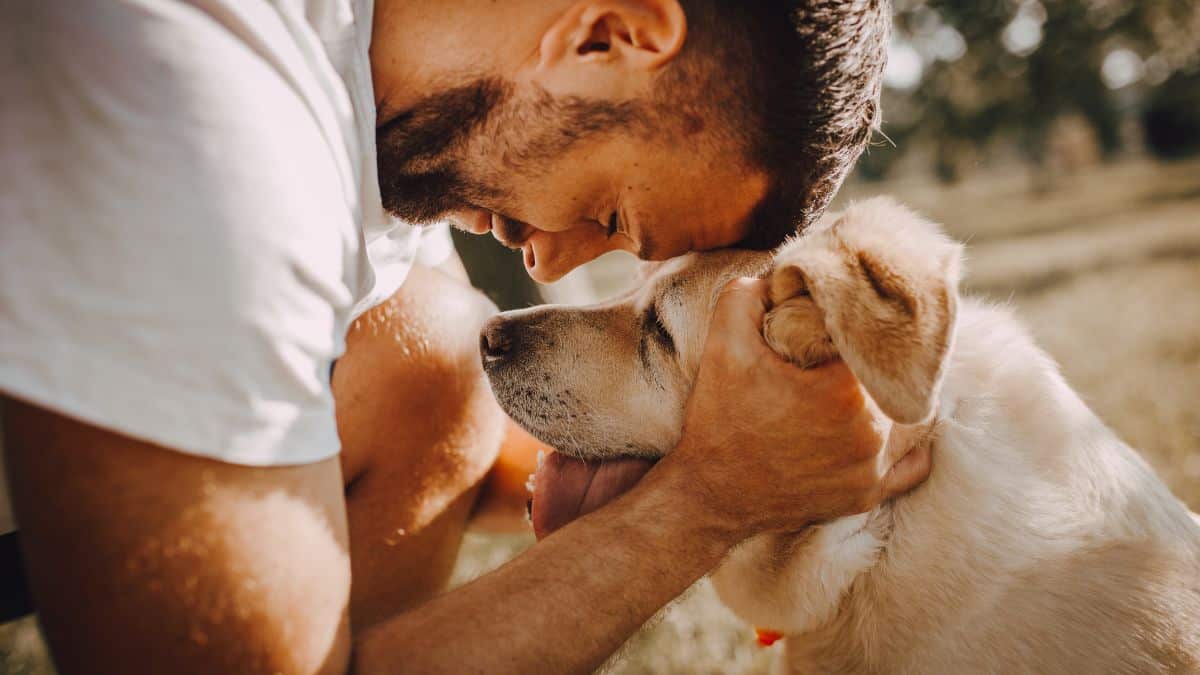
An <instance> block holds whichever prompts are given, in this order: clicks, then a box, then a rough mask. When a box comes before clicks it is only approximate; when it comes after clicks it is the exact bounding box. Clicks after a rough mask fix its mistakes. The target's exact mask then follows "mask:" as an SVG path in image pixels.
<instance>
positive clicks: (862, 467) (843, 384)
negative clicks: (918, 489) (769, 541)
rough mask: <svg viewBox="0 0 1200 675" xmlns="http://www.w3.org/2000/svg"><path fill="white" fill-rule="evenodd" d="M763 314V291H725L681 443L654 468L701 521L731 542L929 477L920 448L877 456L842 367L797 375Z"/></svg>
mask: <svg viewBox="0 0 1200 675" xmlns="http://www.w3.org/2000/svg"><path fill="white" fill-rule="evenodd" d="M766 303H767V295H766V282H765V281H761V280H753V279H739V280H735V281H733V282H731V283H730V284H729V285H727V286H726V288H725V290H724V292H723V293H722V295H721V298H720V299H719V301H718V302H717V307H716V310H715V312H714V315H713V319H712V323H711V325H710V327H709V333H708V340H707V342H706V344H705V348H704V356H703V357H702V360H701V365H700V371H699V373H698V375H697V377H696V383H695V386H694V388H693V389H692V395H691V399H690V400H689V402H688V408H687V413H686V418H685V422H684V430H683V437H682V440H681V441H680V443H679V446H678V448H677V449H676V451H675V452H674V453H672V454H671V455H670V456H669V458H668V459H667V460H664V463H668V462H669V463H671V464H674V465H676V466H684V465H686V467H687V468H686V469H685V470H681V472H682V473H683V474H685V475H686V476H687V479H688V482H689V484H691V485H697V486H702V488H703V490H702V492H701V498H702V500H703V504H702V507H703V511H704V512H705V513H706V514H708V516H709V517H713V516H715V517H716V518H717V519H718V521H719V522H718V523H717V525H718V526H719V527H720V528H721V530H722V531H724V532H726V533H728V535H729V536H730V540H731V541H740V540H741V539H744V538H746V537H748V536H751V535H753V534H757V533H759V532H763V531H768V530H795V529H801V528H804V527H806V526H808V525H810V524H812V523H814V522H817V521H822V520H827V519H830V518H834V517H838V516H845V515H851V514H854V513H862V512H864V511H868V510H870V509H871V508H874V507H875V506H877V505H878V504H879V503H880V502H882V501H884V500H886V499H889V498H891V497H894V496H896V495H899V494H902V493H904V492H906V491H908V490H910V489H912V488H913V487H915V486H916V485H918V484H920V483H921V482H922V481H923V480H925V478H926V477H927V476H928V475H929V469H930V457H929V451H928V448H927V447H919V448H918V449H916V450H913V451H912V452H910V453H908V454H907V455H903V456H901V453H903V452H904V450H906V449H905V448H902V447H901V448H899V449H898V450H894V449H891V448H889V449H887V450H886V451H885V441H886V433H887V429H888V426H887V421H886V420H884V419H882V418H879V417H876V415H874V414H872V412H871V411H870V408H869V406H868V405H867V401H866V399H865V398H864V394H863V392H862V389H861V388H860V386H859V384H858V381H857V380H856V379H855V377H854V375H853V374H851V372H850V370H849V369H848V368H847V367H846V365H845V364H844V363H842V362H840V361H837V362H835V363H832V364H829V365H826V366H823V367H820V368H816V369H813V370H801V369H799V368H797V367H795V366H793V365H791V364H789V363H787V362H786V361H784V360H783V359H782V358H780V357H779V356H778V355H777V354H776V353H775V352H774V351H772V350H771V349H770V347H768V346H767V344H766V342H765V340H764V339H763V336H762V325H763V316H764V314H765V313H766V310H767V306H766ZM894 455H895V456H894ZM663 468H665V467H663Z"/></svg>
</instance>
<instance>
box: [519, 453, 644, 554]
mask: <svg viewBox="0 0 1200 675" xmlns="http://www.w3.org/2000/svg"><path fill="white" fill-rule="evenodd" d="M652 466H654V463H653V462H651V461H650V460H648V459H636V458H632V457H628V458H622V459H612V460H608V461H605V462H599V463H597V462H584V461H583V460H580V459H575V458H573V457H568V456H566V455H563V454H560V453H557V452H552V453H550V454H549V455H547V456H546V458H545V459H544V460H543V461H542V463H541V466H539V467H538V469H537V473H535V474H534V477H533V505H532V507H531V509H530V519H531V520H532V521H533V533H534V535H535V536H536V537H537V538H538V539H542V538H544V537H547V536H549V535H550V533H552V532H554V531H555V530H557V529H558V528H560V527H562V526H563V525H566V524H567V523H569V522H571V521H572V520H575V519H576V518H578V517H580V516H583V515H586V514H588V513H591V512H592V511H595V510H596V509H598V508H600V507H601V506H604V505H605V504H607V503H608V502H610V501H612V500H613V499H615V498H617V497H618V496H620V495H621V494H623V493H624V492H626V491H627V490H629V488H631V487H633V486H634V485H635V484H636V483H637V482H638V481H639V480H641V479H642V476H644V475H646V472H647V471H649V470H650V467H652Z"/></svg>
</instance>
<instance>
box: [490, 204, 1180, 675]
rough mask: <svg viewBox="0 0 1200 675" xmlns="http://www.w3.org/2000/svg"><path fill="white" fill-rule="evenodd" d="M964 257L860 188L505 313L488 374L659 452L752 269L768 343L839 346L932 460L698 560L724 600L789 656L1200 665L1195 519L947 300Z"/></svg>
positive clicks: (1127, 667) (598, 434)
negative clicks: (709, 564)
mask: <svg viewBox="0 0 1200 675" xmlns="http://www.w3.org/2000/svg"><path fill="white" fill-rule="evenodd" d="M961 257H962V253H961V248H960V246H959V245H957V244H956V243H954V242H952V241H950V240H949V239H947V238H946V237H945V236H944V235H942V234H941V233H940V231H939V230H938V228H937V227H936V226H935V225H933V224H931V223H929V222H927V221H925V220H923V219H921V218H919V217H918V216H916V215H914V214H913V213H911V212H909V211H907V210H906V209H904V208H902V207H900V206H898V205H897V204H895V203H894V202H892V201H890V200H883V199H879V200H872V201H869V202H865V203H862V204H859V205H856V206H853V207H851V208H850V209H849V210H848V211H847V212H846V213H845V214H843V216H842V217H841V218H840V219H839V220H837V221H836V222H835V223H834V224H833V225H832V226H829V227H823V228H816V229H813V230H811V231H809V232H807V233H805V234H804V235H802V236H799V237H797V238H795V239H793V240H792V241H790V242H788V243H787V244H785V245H784V246H783V247H782V248H781V249H780V250H779V251H777V252H776V254H775V255H774V256H773V257H772V256H770V255H767V254H761V253H754V252H734V251H725V252H717V253H707V254H691V255H689V256H685V257H684V258H681V259H677V260H674V261H670V262H667V263H663V264H661V265H657V266H655V267H654V269H653V271H652V272H651V273H650V274H649V275H648V278H647V279H646V280H645V283H643V284H641V285H640V287H639V288H637V289H634V290H633V291H631V292H629V293H627V294H626V295H624V296H622V297H619V298H617V299H615V300H614V301H611V302H608V303H605V304H603V305H598V306H595V307H589V308H563V307H543V308H536V309H532V310H526V311H522V312H513V313H509V314H507V315H506V317H507V319H508V321H510V322H515V328H516V329H518V330H519V333H520V340H519V344H520V353H519V354H516V355H514V357H513V358H512V359H511V360H510V362H509V363H507V364H506V365H505V366H504V367H503V368H494V369H490V370H489V376H490V377H491V379H492V386H493V389H494V391H495V392H496V394H497V398H498V400H499V401H500V402H501V404H502V405H503V407H504V408H505V409H506V410H507V411H508V412H509V414H510V415H512V416H513V417H515V418H516V419H517V420H518V421H519V422H521V423H522V424H523V425H524V426H526V427H527V428H529V429H530V430H531V431H532V432H533V433H534V434H535V435H537V436H539V437H541V438H542V439H543V440H545V441H547V442H549V443H551V444H553V445H555V446H556V447H557V448H559V450H560V451H562V452H567V453H570V454H574V455H577V456H580V457H583V458H590V459H596V458H604V457H612V456H617V455H631V454H632V455H643V456H660V455H662V454H665V453H666V452H669V451H670V449H671V448H672V447H673V446H674V444H675V443H676V442H677V440H678V437H679V432H680V427H681V425H682V416H683V407H684V403H685V402H686V399H687V395H688V392H689V390H690V387H691V383H692V380H693V378H694V376H695V373H696V369H697V367H698V361H699V356H700V353H701V349H702V347H703V340H704V336H705V334H706V329H707V323H708V320H709V317H710V316H711V312H712V307H713V304H714V303H715V299H716V296H717V293H718V292H719V290H720V288H721V287H722V286H723V283H724V282H725V281H726V280H728V279H730V278H732V277H734V276H739V275H762V274H767V275H769V277H770V289H771V290H770V292H771V301H772V309H771V311H770V312H769V313H768V315H767V318H766V321H765V323H764V335H765V336H766V338H767V341H768V344H770V345H771V346H772V347H773V348H774V349H775V350H776V351H777V352H779V353H780V354H782V355H783V356H785V357H787V358H789V359H790V360H792V361H794V362H796V363H797V364H799V365H801V366H812V365H816V364H819V363H822V362H824V361H827V360H829V359H832V358H838V357H840V358H842V359H843V360H844V361H845V362H846V363H847V365H848V366H849V367H850V368H851V370H852V371H853V372H854V373H855V375H856V376H857V377H858V379H859V380H860V382H861V383H862V385H863V388H864V389H865V391H866V392H867V393H868V394H869V399H870V404H871V405H872V406H877V410H878V411H879V414H880V415H881V419H882V420H886V421H887V423H890V424H891V432H890V436H889V441H888V442H889V443H901V444H904V445H906V446H912V445H915V444H917V443H929V444H932V446H933V458H934V468H933V472H932V474H931V476H930V478H929V480H928V481H927V482H926V483H925V484H924V485H922V486H921V487H919V488H918V489H916V490H915V491H913V492H912V493H911V494H909V495H907V496H905V497H902V498H900V499H897V500H895V501H894V502H892V503H890V504H886V505H884V506H881V507H879V508H878V509H876V510H874V511H872V512H871V513H867V514H861V515H857V516H852V517H848V518H842V519H840V520H836V521H834V522H831V523H828V524H826V525H823V526H821V527H816V528H811V529H809V530H807V531H805V532H802V533H797V534H792V533H789V534H769V535H762V536H759V537H756V538H754V539H751V540H749V541H747V542H745V543H743V544H742V545H740V546H739V547H738V548H736V549H735V550H734V551H733V552H732V553H731V554H730V555H729V557H728V558H727V559H726V561H725V562H724V563H723V564H722V565H721V566H720V567H719V568H718V569H717V570H716V571H715V572H714V573H713V575H712V578H713V582H714V584H715V585H716V588H717V590H718V592H719V593H720V595H721V598H722V599H723V600H724V601H725V603H726V604H727V605H729V606H730V607H731V608H732V609H733V610H734V611H735V612H736V613H737V614H739V615H740V616H742V617H743V618H744V619H746V620H747V621H749V622H751V623H753V624H755V625H758V626H761V627H766V628H771V629H774V630H778V631H781V632H783V633H784V634H785V635H786V636H787V639H786V642H785V644H786V655H785V659H786V664H787V666H788V669H789V670H790V671H791V672H798V673H799V672H838V673H842V672H863V673H895V672H912V673H976V672H1003V673H1181V672H1200V520H1198V519H1197V518H1196V516H1194V515H1189V513H1188V511H1187V509H1186V508H1185V507H1184V506H1183V505H1182V504H1181V503H1180V502H1179V501H1178V500H1177V499H1175V498H1174V497H1173V496H1172V495H1171V494H1170V492H1169V491H1168V490H1167V489H1166V487H1165V486H1164V485H1163V484H1162V483H1161V482H1160V481H1159V480H1158V479H1157V478H1156V477H1155V475H1154V473H1153V472H1152V471H1151V469H1150V468H1149V467H1148V466H1147V465H1146V464H1145V462H1143V461H1142V460H1141V458H1139V457H1138V455H1137V454H1136V453H1135V452H1134V451H1132V450H1131V449H1130V448H1129V447H1128V446H1126V445H1125V444H1124V443H1122V442H1121V441H1120V440H1119V439H1117V438H1116V436H1115V435H1114V434H1113V433H1112V432H1111V431H1109V430H1108V429H1107V428H1106V427H1105V426H1104V424H1103V423H1101V421H1100V420H1099V419H1097V418H1096V416H1095V415H1094V414H1093V413H1092V412H1091V411H1090V410H1089V409H1088V408H1087V406H1086V405H1085V404H1084V403H1083V401H1082V400H1080V398H1079V396H1078V395H1077V394H1075V392H1073V391H1072V390H1071V389H1070V387H1069V386H1068V385H1067V384H1066V382H1065V381H1064V380H1063V379H1062V377H1061V376H1060V375H1059V373H1058V370H1057V367H1056V366H1055V364H1054V362H1053V361H1052V360H1051V359H1050V358H1049V357H1048V356H1047V355H1046V354H1045V353H1043V352H1042V351H1041V350H1039V349H1038V348H1037V347H1036V346H1035V345H1034V344H1033V342H1032V341H1031V340H1030V338H1029V337H1028V335H1027V334H1026V333H1025V331H1024V330H1023V329H1022V328H1021V326H1020V325H1019V323H1018V322H1017V321H1016V320H1015V319H1014V318H1013V317H1012V315H1011V314H1010V313H1009V312H1008V311H1006V310H1005V309H1003V308H998V307H994V306H988V305H986V304H984V303H982V302H979V301H977V300H973V299H970V298H965V299H962V298H959V295H958V290H957V284H958V280H959V268H960V259H961ZM651 308H653V312H650V309H651ZM1098 311H1102V308H1098Z"/></svg>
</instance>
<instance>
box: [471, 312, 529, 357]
mask: <svg viewBox="0 0 1200 675" xmlns="http://www.w3.org/2000/svg"><path fill="white" fill-rule="evenodd" d="M517 337H518V331H517V323H516V322H515V321H509V320H508V319H505V318H504V315H502V314H499V315H496V316H493V317H492V318H490V319H488V320H487V323H485V324H483V328H482V329H481V330H480V331H479V356H480V357H481V358H482V359H483V365H484V367H487V366H494V365H498V364H500V363H501V362H503V361H505V360H506V359H508V358H510V357H512V356H513V355H515V354H516V352H517V349H518V347H519V346H520V345H519V342H518V340H517Z"/></svg>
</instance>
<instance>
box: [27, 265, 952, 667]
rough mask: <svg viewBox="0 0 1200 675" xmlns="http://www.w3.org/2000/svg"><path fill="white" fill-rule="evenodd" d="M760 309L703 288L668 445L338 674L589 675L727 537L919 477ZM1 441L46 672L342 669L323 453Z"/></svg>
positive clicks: (48, 438) (840, 383) (755, 293)
mask: <svg viewBox="0 0 1200 675" xmlns="http://www.w3.org/2000/svg"><path fill="white" fill-rule="evenodd" d="M761 297H762V294H761V287H760V285H758V284H750V283H743V284H741V285H739V286H737V287H735V288H734V289H733V290H732V291H731V292H727V293H726V294H725V295H724V296H723V298H722V301H721V303H720V304H719V306H718V310H717V315H716V318H715V319H714V324H713V328H712V332H711V334H710V338H709V346H708V348H707V353H706V356H705V359H704V365H703V366H702V369H701V374H700V377H699V378H698V381H697V387H696V390H695V391H694V393H693V400H692V402H691V403H690V408H689V415H688V423H687V427H686V430H685V434H684V440H683V441H682V442H681V445H680V447H679V448H678V449H677V450H676V452H675V453H673V454H672V455H671V456H669V457H668V458H667V459H665V460H663V461H662V462H661V463H660V464H659V466H658V467H656V468H655V469H654V470H653V471H651V473H650V474H648V475H647V477H646V478H645V479H644V480H643V481H642V483H641V484H639V485H638V486H637V487H636V488H635V489H634V490H632V491H631V492H630V493H628V494H627V495H625V496H624V497H622V498H620V499H618V500H617V501H615V502H614V503H613V504H611V505H610V506H608V507H605V508H604V509H601V510H600V511H597V512H596V513H593V514H591V515H589V516H587V517H585V518H582V519H580V520H578V521H576V522H574V523H572V524H570V525H568V526H567V527H565V528H563V529H562V530H560V531H558V532H556V533H555V534H554V535H553V536H551V537H549V538H547V539H546V540H545V541H543V542H542V543H540V544H538V545H536V546H534V547H533V548H532V549H531V550H529V551H527V552H526V553H525V554H523V555H522V556H520V557H519V558H518V559H516V560H515V561H513V562H512V563H510V564H508V565H506V566H504V567H502V568H501V569H499V570H497V571H496V572H493V573H492V574H489V575H486V576H484V577H482V578H480V579H478V580H476V581H475V582H473V583H471V584H468V585H467V586H465V587H463V588H461V589H458V590H456V591H453V592H451V593H448V594H446V595H443V596H441V597H440V598H438V599H435V600H433V601H432V602H429V603H427V604H425V605H423V606H421V607H419V608H416V609H413V610H411V611H409V612H406V613H405V614H402V615H399V616H397V617H395V618H394V619H391V620H390V621H385V622H383V623H381V624H380V625H379V626H378V627H376V628H375V629H373V630H371V631H370V632H368V633H366V634H364V635H359V636H354V642H353V644H354V651H355V655H354V659H353V661H354V670H355V672H357V673H376V672H420V673H430V672H455V673H458V672H483V671H486V672H513V673H526V672H544V671H551V672H585V671H588V670H591V669H593V668H595V667H596V666H597V665H598V664H600V663H601V662H602V661H603V660H604V659H605V658H606V657H607V656H608V655H609V654H610V653H612V651H614V650H615V649H616V648H617V647H618V646H619V645H620V644H621V643H622V642H623V641H624V640H625V639H626V638H627V637H628V636H629V635H630V634H631V633H632V632H633V631H634V630H636V629H637V628H638V627H639V626H640V625H641V624H642V623H643V622H644V621H645V620H646V619H647V618H648V617H649V616H651V615H652V614H653V613H654V612H655V611H656V610H657V609H659V608H660V607H661V606H663V605H664V604H666V603H667V602H668V601H669V600H670V599H671V598H673V597H675V596H676V595H678V593H679V592H680V591H682V590H683V589H684V588H686V587H687V586H688V584H690V583H691V582H693V581H694V580H695V579H697V578H698V577H700V576H701V575H703V574H704V573H705V572H707V571H708V570H709V569H711V568H712V567H713V566H714V565H715V564H716V563H717V562H718V561H719V560H720V559H721V557H722V556H723V555H724V553H725V552H726V550H727V549H728V547H729V546H731V545H732V544H734V543H736V542H737V541H740V540H741V539H742V538H744V537H745V536H748V535H750V534H752V533H754V532H758V531H762V530H766V529H779V528H800V527H803V526H805V525H806V524H808V523H811V522H812V521H813V520H815V519H818V518H823V517H828V516H832V515H839V514H842V513H851V512H854V511H857V510H861V509H863V508H866V507H868V506H870V505H872V504H874V503H877V502H878V501H879V500H880V499H882V498H884V497H886V496H888V495H890V494H894V493H895V492H897V491H900V490H902V489H904V488H907V487H909V486H911V485H912V484H914V483H915V482H917V481H918V479H919V478H921V477H923V475H924V472H925V471H926V470H927V466H928V458H927V457H926V458H918V460H916V461H914V460H911V459H906V460H905V461H904V462H902V463H901V464H900V465H898V466H897V467H896V468H895V469H892V470H890V471H889V469H888V467H890V466H892V464H893V462H894V460H895V459H896V458H891V457H886V456H883V455H882V454H881V453H879V451H878V448H879V447H880V446H881V445H882V444H881V442H880V439H879V438H878V435H877V434H876V433H875V430H874V428H873V426H872V424H871V423H870V420H869V418H868V417H867V416H866V413H865V411H864V410H863V405H862V398H861V394H859V393H858V388H857V385H856V384H855V383H854V381H853V378H852V377H850V376H849V374H848V372H847V371H845V369H844V368H843V367H833V368H830V369H828V370H825V371H824V372H821V371H811V372H803V371H799V370H797V369H795V368H791V367H790V366H788V365H787V364H785V363H783V362H782V361H780V360H779V359H778V358H776V357H774V356H773V354H772V353H770V352H769V350H768V349H767V348H766V346H765V344H763V343H762V339H761V336H758V333H757V326H759V325H760V323H761V321H760V320H761V313H762V306H761V302H762V300H761ZM772 359H773V360H772ZM768 400H769V401H770V405H762V404H763V403H765V402H766V401H768ZM718 406H721V407H718ZM718 409H719V410H721V411H722V414H721V416H720V417H717V416H715V415H714V414H713V412H714V411H716V410H718ZM715 420H721V422H720V423H719V424H717V423H714V421H715ZM4 428H5V430H6V452H7V455H8V460H9V472H10V480H11V482H12V494H13V497H14V501H15V505H16V509H17V517H18V519H19V521H20V522H21V524H22V527H23V531H22V537H23V543H24V545H25V547H26V552H27V555H28V558H29V562H30V568H31V572H32V577H33V578H32V581H33V588H34V593H35V599H36V601H37V603H38V605H39V610H40V611H41V614H42V623H43V626H44V628H45V630H46V635H47V638H48V640H49V642H50V645H51V648H52V650H53V652H54V654H55V657H56V660H57V662H58V665H59V668H60V672H62V673H64V675H69V674H71V673H91V672H97V673H107V672H124V673H128V672H175V673H181V674H186V673H212V672H226V673H238V672H280V673H340V672H345V671H346V669H347V663H348V662H349V654H350V651H351V636H350V633H349V628H348V625H347V620H346V615H347V604H348V599H349V583H350V579H349V561H348V556H347V550H348V549H347V542H346V539H347V537H346V528H345V515H344V503H343V501H342V481H341V476H340V472H339V469H338V465H337V462H336V460H327V461H325V462H320V463H317V464H313V465H307V466H302V467H290V468H268V469H260V468H248V467H239V466H232V465H227V464H222V463H219V462H215V461H212V460H207V459H203V458H198V457H192V456H188V455H183V454H180V453H175V452H169V451H164V449H162V448H159V447H157V446H154V445H152V444H148V443H143V442H140V441H136V440H133V439H130V438H128V437H124V436H121V435H119V434H115V433H111V432H107V431H103V430H100V429H97V428H95V427H91V426H88V425H85V424H82V423H79V422H75V421H73V420H70V419H68V418H65V417H62V416H59V415H56V414H54V413H50V412H47V411H44V410H40V409H38V408H35V407H32V406H29V405H26V404H23V403H19V402H16V401H13V400H11V399H9V400H7V401H6V402H5V406H4Z"/></svg>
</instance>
